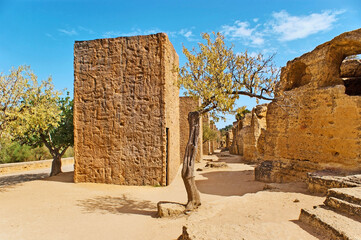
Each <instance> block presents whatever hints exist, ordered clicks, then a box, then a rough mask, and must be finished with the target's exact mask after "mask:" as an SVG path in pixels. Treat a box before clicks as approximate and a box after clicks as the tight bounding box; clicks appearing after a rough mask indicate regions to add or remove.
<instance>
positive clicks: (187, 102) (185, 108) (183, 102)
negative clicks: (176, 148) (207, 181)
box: [179, 97, 203, 163]
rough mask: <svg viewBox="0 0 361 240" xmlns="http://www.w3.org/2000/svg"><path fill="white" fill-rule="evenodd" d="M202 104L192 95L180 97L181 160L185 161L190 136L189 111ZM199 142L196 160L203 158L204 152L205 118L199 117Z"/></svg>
mask: <svg viewBox="0 0 361 240" xmlns="http://www.w3.org/2000/svg"><path fill="white" fill-rule="evenodd" d="M199 106H200V101H197V100H194V99H193V98H192V97H180V98H179V123H180V161H181V163H183V158H184V154H185V149H186V147H187V143H188V138H189V123H188V113H189V112H193V111H196V110H197V108H198V107H199ZM199 121H200V124H199V142H198V150H197V155H196V158H195V160H196V162H200V161H201V160H202V154H203V147H202V143H203V138H202V132H203V128H202V126H203V124H202V123H203V120H202V118H200V119H199Z"/></svg>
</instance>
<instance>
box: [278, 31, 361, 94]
mask: <svg viewBox="0 0 361 240" xmlns="http://www.w3.org/2000/svg"><path fill="white" fill-rule="evenodd" d="M360 53H361V28H360V29H357V30H354V31H351V32H345V33H343V34H341V35H339V36H337V37H335V38H334V39H332V40H331V41H329V42H326V43H324V44H321V45H319V46H317V47H316V48H315V49H314V50H313V51H311V52H308V53H305V54H303V55H302V56H301V57H298V58H295V59H294V60H292V61H289V62H288V63H287V66H286V67H283V68H282V72H281V79H280V83H279V85H278V88H277V94H281V93H282V92H283V91H288V90H291V89H294V88H298V87H301V86H304V85H312V86H313V87H314V88H317V87H326V86H334V85H337V84H343V82H342V79H341V78H340V65H341V63H342V61H343V60H344V58H345V57H346V56H350V55H355V54H360Z"/></svg>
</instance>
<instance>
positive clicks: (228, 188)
mask: <svg viewBox="0 0 361 240" xmlns="http://www.w3.org/2000/svg"><path fill="white" fill-rule="evenodd" d="M200 175H202V176H203V177H205V178H207V179H204V180H203V179H202V180H196V185H197V188H198V190H199V191H200V192H201V193H205V194H212V195H219V196H243V195H244V194H247V193H256V192H258V191H262V190H263V188H264V185H265V184H264V183H262V182H258V181H255V180H254V171H253V170H245V171H214V172H206V173H201V174H200Z"/></svg>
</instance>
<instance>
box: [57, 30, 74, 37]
mask: <svg viewBox="0 0 361 240" xmlns="http://www.w3.org/2000/svg"><path fill="white" fill-rule="evenodd" d="M58 31H59V32H61V33H64V34H66V35H68V36H73V35H78V32H77V31H75V30H74V29H72V30H66V29H58Z"/></svg>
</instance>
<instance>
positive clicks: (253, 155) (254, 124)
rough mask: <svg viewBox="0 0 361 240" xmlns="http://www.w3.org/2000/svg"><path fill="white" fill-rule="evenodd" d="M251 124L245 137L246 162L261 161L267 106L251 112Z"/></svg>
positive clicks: (264, 105) (259, 106)
mask: <svg viewBox="0 0 361 240" xmlns="http://www.w3.org/2000/svg"><path fill="white" fill-rule="evenodd" d="M251 115H252V117H251V123H250V125H249V127H248V128H247V129H246V130H245V132H244V136H243V139H244V141H243V159H244V160H246V161H252V162H256V161H260V160H261V159H262V157H263V156H262V153H260V152H259V148H260V146H259V145H261V144H262V143H260V142H259V138H260V136H261V132H262V130H266V128H267V127H266V116H267V104H262V105H258V106H256V107H254V108H253V109H252V112H251Z"/></svg>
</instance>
